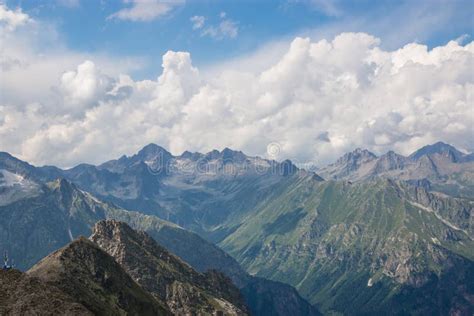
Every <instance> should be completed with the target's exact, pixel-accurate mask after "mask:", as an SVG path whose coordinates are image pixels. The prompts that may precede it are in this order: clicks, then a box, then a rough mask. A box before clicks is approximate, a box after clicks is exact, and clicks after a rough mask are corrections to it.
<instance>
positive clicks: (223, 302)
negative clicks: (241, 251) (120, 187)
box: [90, 220, 247, 315]
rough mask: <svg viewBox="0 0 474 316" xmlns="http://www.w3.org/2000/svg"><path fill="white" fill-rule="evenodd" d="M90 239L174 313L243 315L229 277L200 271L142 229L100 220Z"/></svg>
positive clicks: (213, 272) (242, 307) (237, 293)
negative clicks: (137, 229)
mask: <svg viewBox="0 0 474 316" xmlns="http://www.w3.org/2000/svg"><path fill="white" fill-rule="evenodd" d="M90 239H91V240H92V241H93V242H94V243H96V244H98V245H99V246H100V247H101V248H102V249H104V250H105V251H106V252H107V253H108V254H110V255H111V256H113V257H114V258H115V259H116V261H117V262H118V263H119V264H120V265H121V266H122V267H123V268H124V269H125V271H127V272H128V273H129V274H130V275H131V276H132V277H133V279H134V280H135V281H136V282H137V283H138V284H140V285H141V286H142V287H143V288H144V289H146V290H147V291H148V292H150V293H151V294H152V295H153V296H154V297H156V298H158V299H160V300H162V301H165V302H166V303H167V304H168V307H169V308H170V310H171V311H172V312H173V313H174V314H177V315H197V314H203V315H204V314H206V315H214V314H217V313H218V312H223V313H224V314H225V315H245V314H246V313H247V310H246V309H247V308H246V306H245V304H244V302H243V300H242V298H241V296H240V292H239V290H238V289H237V288H236V287H235V286H234V285H233V284H232V281H231V280H230V279H228V278H227V277H225V276H224V275H221V274H220V273H219V272H217V271H211V272H208V273H206V274H201V273H199V272H196V271H195V270H194V269H192V268H191V267H190V266H189V265H188V264H186V263H184V262H183V261H182V260H181V259H179V258H178V257H176V256H175V255H173V254H171V253H169V252H168V251H167V250H166V249H164V248H163V247H161V246H160V245H159V244H158V243H157V242H156V241H154V240H153V239H152V238H151V237H149V236H148V235H147V234H146V233H144V232H135V231H133V230H132V229H131V228H130V227H129V226H128V225H126V224H125V223H122V222H117V221H114V220H108V221H101V222H99V223H97V224H96V225H95V227H94V232H93V234H92V236H91V237H90Z"/></svg>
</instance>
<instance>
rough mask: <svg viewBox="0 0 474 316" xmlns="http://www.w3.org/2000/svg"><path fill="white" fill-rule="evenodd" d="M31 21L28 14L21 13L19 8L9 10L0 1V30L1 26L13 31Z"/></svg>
mask: <svg viewBox="0 0 474 316" xmlns="http://www.w3.org/2000/svg"><path fill="white" fill-rule="evenodd" d="M31 21H32V20H31V19H30V17H29V16H28V14H26V13H23V12H22V10H21V8H17V9H15V10H10V9H8V8H7V6H6V5H5V4H3V3H0V26H1V27H0V31H1V30H2V28H6V29H7V30H8V31H13V30H15V29H16V28H17V27H20V26H22V25H25V24H26V23H28V22H31Z"/></svg>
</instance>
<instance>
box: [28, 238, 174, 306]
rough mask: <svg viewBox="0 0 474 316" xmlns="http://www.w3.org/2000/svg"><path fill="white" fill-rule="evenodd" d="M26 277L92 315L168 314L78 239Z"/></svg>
mask: <svg viewBox="0 0 474 316" xmlns="http://www.w3.org/2000/svg"><path fill="white" fill-rule="evenodd" d="M27 274H28V275H29V276H31V277H34V278H38V279H39V280H41V281H42V282H44V283H45V284H48V285H50V286H55V287H57V288H59V289H60V290H62V291H63V292H64V293H67V294H68V295H70V296H71V297H74V299H75V300H76V301H77V302H79V303H80V304H82V305H83V306H85V307H86V308H87V309H88V310H89V311H91V312H92V313H93V314H95V315H124V314H127V315H172V314H171V312H170V311H169V309H168V308H167V307H166V303H165V301H162V300H158V299H156V298H154V297H153V296H152V295H151V294H150V293H148V292H147V291H145V290H144V289H143V288H141V287H140V286H139V285H138V284H137V283H135V281H133V279H132V278H131V277H130V276H129V275H128V274H127V273H126V272H125V270H124V269H123V268H122V267H121V266H120V265H119V264H118V263H117V262H116V261H115V260H114V259H113V258H112V257H111V256H109V255H108V254H107V253H106V252H105V251H103V250H102V249H100V248H99V246H97V245H96V244H94V243H93V242H91V241H89V240H88V239H86V238H84V237H81V238H79V239H77V240H74V241H73V242H71V243H70V244H68V245H67V246H65V247H63V248H61V249H59V250H57V251H55V252H54V253H52V254H50V255H48V256H47V257H45V258H44V259H42V260H41V261H40V262H38V263H37V264H36V265H34V266H33V267H32V268H31V269H30V270H28V272H27Z"/></svg>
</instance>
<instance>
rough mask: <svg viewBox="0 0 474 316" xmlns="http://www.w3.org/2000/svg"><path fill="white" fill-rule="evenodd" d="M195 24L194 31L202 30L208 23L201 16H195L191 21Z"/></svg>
mask: <svg viewBox="0 0 474 316" xmlns="http://www.w3.org/2000/svg"><path fill="white" fill-rule="evenodd" d="M189 20H190V21H191V23H192V24H193V30H198V29H201V28H202V27H203V26H204V23H206V18H205V17H203V16H201V15H195V16H193V17H191V18H190V19H189Z"/></svg>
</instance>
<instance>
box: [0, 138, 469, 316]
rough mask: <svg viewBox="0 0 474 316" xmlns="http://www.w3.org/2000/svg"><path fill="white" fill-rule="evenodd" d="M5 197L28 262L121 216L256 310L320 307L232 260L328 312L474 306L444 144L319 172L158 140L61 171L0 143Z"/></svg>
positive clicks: (464, 229)
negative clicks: (178, 148)
mask: <svg viewBox="0 0 474 316" xmlns="http://www.w3.org/2000/svg"><path fill="white" fill-rule="evenodd" d="M58 178H59V179H61V180H57V179H58ZM65 179H67V180H65ZM0 197H1V198H0V215H1V216H2V217H1V218H2V220H0V235H1V236H5V238H2V240H1V241H0V247H4V248H5V247H6V248H8V249H9V250H10V251H11V252H12V253H14V254H15V257H16V258H17V261H18V262H19V266H20V267H22V268H25V269H26V268H29V267H31V266H32V265H33V264H35V263H36V262H37V261H38V260H39V259H40V258H42V257H43V256H45V255H47V254H48V253H49V252H51V251H53V250H56V249H58V248H60V247H62V246H64V245H65V244H66V243H68V242H70V241H71V238H76V237H77V236H79V235H85V236H89V234H90V233H91V227H93V226H94V224H95V223H96V222H97V221H99V220H102V219H117V220H120V221H123V222H127V223H128V224H129V225H131V226H132V228H135V229H139V230H144V231H147V233H148V234H149V235H150V236H151V237H153V238H154V239H155V240H156V241H157V242H158V243H159V244H160V245H161V246H164V247H165V248H167V250H168V251H170V252H172V253H174V254H176V255H177V256H178V257H180V258H181V259H182V260H183V261H185V262H187V263H188V264H190V265H191V266H192V267H193V268H194V269H195V270H197V272H198V273H204V272H205V271H206V270H208V269H216V270H219V271H221V272H223V273H224V274H226V275H227V276H229V277H230V278H231V279H232V281H233V282H234V283H235V284H236V285H237V287H238V288H239V289H240V294H241V295H243V299H244V302H245V304H246V306H248V308H249V310H250V311H251V312H253V313H254V314H257V315H272V314H280V315H288V314H296V315H298V314H300V315H306V314H317V313H318V312H317V311H316V309H315V308H313V307H311V306H310V305H308V304H307V303H306V302H305V301H304V300H303V299H302V298H301V297H299V295H298V294H297V293H296V292H295V291H294V289H293V288H291V287H285V286H284V285H283V284H282V283H273V282H272V281H268V280H265V279H261V278H256V277H253V276H252V277H251V276H250V275H248V274H247V273H246V272H245V271H243V270H242V268H241V266H242V267H243V268H245V269H246V270H247V271H248V272H249V273H250V274H252V275H256V276H258V277H264V278H267V279H271V280H273V281H279V282H283V283H287V284H290V285H292V286H294V287H295V288H296V289H297V290H298V291H299V292H300V293H301V295H302V296H303V297H305V298H306V299H307V300H309V302H310V303H312V304H314V305H315V306H317V307H318V308H319V309H320V310H321V311H322V312H323V313H324V314H331V313H343V314H380V313H388V314H407V313H408V314H413V313H416V314H459V315H471V314H472V313H473V312H474V307H473V306H474V255H473V254H474V215H473V204H474V158H473V155H472V154H465V153H462V152H460V151H458V150H457V149H456V148H454V147H452V146H450V145H447V144H444V143H436V144H433V145H429V146H425V147H423V148H421V149H419V150H417V151H416V152H414V153H413V154H411V155H410V156H408V157H405V156H402V155H399V154H396V153H394V152H388V153H386V154H385V155H382V156H380V157H377V156H376V155H375V154H373V153H371V152H369V151H367V150H363V149H356V150H355V151H353V152H351V153H348V154H346V155H344V156H343V157H341V158H340V159H338V160H337V161H336V162H335V163H334V164H331V165H329V166H326V167H324V168H321V169H318V170H317V173H314V172H311V171H306V170H302V169H299V168H298V167H297V166H295V165H294V164H293V163H291V162H290V161H283V162H281V163H280V162H276V161H271V160H266V159H262V158H258V157H249V156H246V155H245V154H243V153H242V152H239V151H233V150H230V149H224V150H223V151H212V152H210V153H207V154H200V153H190V152H185V153H183V154H182V155H180V156H173V155H171V154H170V153H169V152H167V151H166V150H165V149H163V148H161V147H159V146H157V145H153V144H150V145H148V146H146V147H144V148H143V149H142V150H141V151H139V152H138V153H137V154H136V155H133V156H131V157H127V156H123V157H121V158H119V159H117V160H112V161H109V162H105V163H103V164H101V165H98V166H93V165H85V164H83V165H79V166H77V167H74V168H71V169H68V170H62V169H60V168H56V167H52V166H49V167H48V166H47V167H34V166H31V165H29V164H28V163H26V162H23V161H21V160H18V159H16V158H14V157H12V156H11V155H9V154H7V153H0ZM170 222H173V223H174V224H172V223H170ZM178 225H179V226H178ZM181 227H182V228H181ZM183 228H184V229H183ZM190 231H192V232H194V233H192V232H190ZM196 233H197V235H196ZM198 235H200V237H199V236H198ZM108 242H109V243H111V245H112V246H110V247H112V248H114V246H113V243H112V241H111V240H109V241H108ZM214 244H216V245H218V246H219V247H221V248H223V249H224V250H225V251H227V252H228V253H230V254H231V255H232V257H233V258H235V259H237V261H238V262H239V263H237V262H236V261H235V260H234V259H233V258H231V257H230V256H228V255H227V254H225V253H224V252H223V251H222V250H221V249H219V248H217V247H216V246H214ZM105 248H107V247H105ZM114 249H115V248H114ZM133 256H136V254H134V253H133V252H132V253H131V254H130V257H133ZM123 257H127V256H125V255H124V256H122V257H121V258H122V259H123ZM18 258H21V259H18ZM122 259H120V258H119V259H117V260H118V262H120V260H122ZM239 264H240V265H241V266H240V265H239ZM144 268H147V267H140V266H134V265H131V266H125V270H127V269H128V270H127V271H128V273H130V274H131V275H132V276H133V271H134V269H140V270H142V269H144ZM152 274H153V273H152ZM203 287H204V288H205V287H206V286H205V285H203V283H201V285H199V286H198V288H203ZM145 288H146V286H145ZM151 292H153V291H151ZM257 293H258V295H257ZM226 295H227V294H226ZM155 296H156V297H158V298H160V299H163V293H161V294H159V293H155ZM228 297H230V296H228ZM229 300H231V299H230V298H229ZM234 306H235V307H236V308H240V310H242V311H243V309H242V308H244V307H243V306H240V305H239V304H238V303H235V305H234ZM239 306H240V307H239ZM268 306H270V307H269V309H267V307H268Z"/></svg>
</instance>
